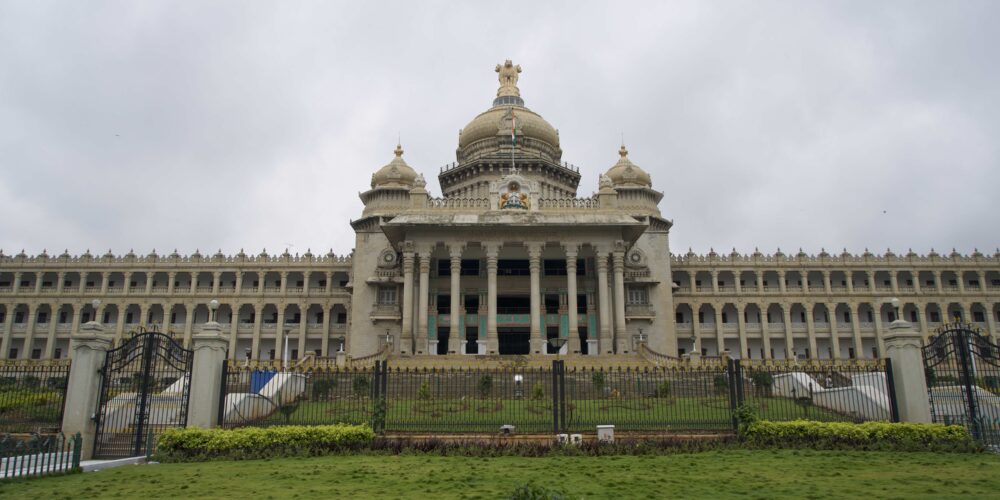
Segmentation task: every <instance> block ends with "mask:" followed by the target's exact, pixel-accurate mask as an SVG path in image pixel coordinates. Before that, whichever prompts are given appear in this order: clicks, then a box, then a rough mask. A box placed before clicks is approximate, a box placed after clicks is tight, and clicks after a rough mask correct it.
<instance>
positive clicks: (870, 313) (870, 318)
mask: <svg viewBox="0 0 1000 500" xmlns="http://www.w3.org/2000/svg"><path fill="white" fill-rule="evenodd" d="M872 321H875V315H874V314H872V312H871V311H868V322H869V323H871V322H872Z"/></svg>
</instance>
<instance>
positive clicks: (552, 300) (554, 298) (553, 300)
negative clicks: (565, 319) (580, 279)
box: [545, 294, 559, 314]
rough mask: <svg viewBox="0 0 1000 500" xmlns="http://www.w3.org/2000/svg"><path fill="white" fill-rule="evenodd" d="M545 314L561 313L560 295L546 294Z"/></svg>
mask: <svg viewBox="0 0 1000 500" xmlns="http://www.w3.org/2000/svg"><path fill="white" fill-rule="evenodd" d="M545 314H559V296H558V295H554V294H546V295H545Z"/></svg>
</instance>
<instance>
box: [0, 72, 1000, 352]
mask: <svg viewBox="0 0 1000 500" xmlns="http://www.w3.org/2000/svg"><path fill="white" fill-rule="evenodd" d="M520 71H521V70H520V67H519V66H515V65H513V64H512V63H510V61H507V62H505V63H504V64H503V65H498V66H497V72H498V73H499V74H500V89H499V90H498V91H497V97H496V99H494V101H493V105H492V106H491V107H490V108H489V109H487V110H486V111H484V112H483V113H481V114H479V115H478V116H476V117H475V118H474V119H473V120H472V121H471V122H470V123H469V124H468V125H467V126H466V127H465V128H464V129H463V130H462V132H461V134H460V136H459V147H458V149H457V152H456V159H457V161H456V162H455V163H452V164H449V165H447V166H445V167H442V168H441V170H440V172H439V175H438V181H439V184H440V186H441V192H442V193H443V197H441V198H432V197H430V196H429V194H428V191H427V189H426V187H427V186H426V181H425V180H424V178H423V176H422V175H420V174H418V173H417V172H416V171H415V170H414V169H413V168H411V167H410V166H409V165H407V164H406V162H405V161H404V160H403V154H404V152H403V150H402V148H401V147H399V146H397V148H396V151H395V157H394V158H393V159H392V161H391V162H390V163H389V164H387V165H386V166H384V167H382V168H381V169H379V170H378V171H377V172H375V174H373V176H372V181H371V189H369V190H368V191H365V192H363V193H361V200H362V202H363V203H364V206H365V208H364V211H363V212H362V214H361V217H360V218H359V219H357V220H354V221H352V222H351V226H352V228H353V229H354V231H355V235H356V239H355V249H354V252H353V253H352V254H351V255H350V256H336V255H332V254H328V255H325V256H318V255H313V254H311V253H306V254H305V255H295V256H293V255H289V254H288V253H287V252H286V253H285V254H283V255H278V256H271V255H268V254H267V253H262V254H260V255H257V256H249V255H246V254H244V253H243V252H242V251H241V252H240V253H239V254H237V255H235V256H226V255H222V254H221V253H219V254H216V255H212V256H202V255H200V254H198V253H195V254H194V255H190V256H180V255H177V254H176V252H175V253H174V254H171V255H169V256H159V255H157V254H156V253H155V252H154V253H151V254H149V255H147V256H137V255H135V254H133V253H132V252H129V253H128V254H127V255H125V256H115V255H112V254H111V253H110V252H109V253H108V254H106V255H104V256H93V255H90V254H89V253H87V254H84V255H82V256H70V255H67V254H63V255H60V256H58V257H52V256H49V255H47V254H45V253H44V252H43V253H42V254H41V255H38V256H33V257H29V256H27V255H25V254H24V253H23V252H22V253H21V254H19V255H15V256H5V255H2V254H0V328H2V330H0V332H2V335H3V337H2V345H0V357H18V358H57V357H66V356H67V355H68V354H69V339H70V335H71V333H72V332H78V331H79V328H80V325H81V324H83V323H86V322H88V321H92V320H94V319H96V320H97V321H98V322H99V323H101V324H102V325H103V327H104V331H105V332H108V333H109V334H112V335H113V337H114V338H115V339H120V338H121V337H122V335H123V334H124V333H125V332H127V331H129V330H132V329H134V328H136V327H138V326H139V325H141V324H146V325H149V324H156V325H160V328H161V329H164V330H168V331H171V332H173V333H174V334H175V335H177V336H178V337H181V338H183V340H184V342H185V344H190V343H191V340H192V338H193V336H195V335H196V334H198V333H199V332H201V331H202V329H203V328H204V325H205V324H206V323H208V322H209V320H210V313H209V308H208V303H209V301H211V300H212V299H217V300H218V301H219V302H220V307H219V309H218V318H217V320H218V322H219V323H220V324H221V328H222V329H223V331H224V332H226V333H228V338H229V340H228V342H229V349H228V353H229V356H230V357H231V358H239V359H242V358H244V357H250V358H261V359H274V358H278V357H281V356H282V355H283V354H287V355H288V356H289V357H292V358H302V357H304V356H307V355H312V356H319V357H333V356H336V354H337V352H339V351H341V350H344V351H346V353H347V354H348V355H350V356H352V357H354V358H359V357H363V356H367V355H371V354H373V353H378V352H386V353H388V354H389V355H396V356H410V355H438V354H440V355H453V356H462V355H469V354H531V355H535V354H537V355H547V354H554V353H555V350H556V346H557V345H559V344H563V345H562V346H561V347H560V348H559V351H560V352H561V353H565V354H587V355H598V356H600V355H609V354H618V355H624V354H635V353H637V352H638V351H639V349H640V347H639V346H640V345H642V344H645V345H646V346H647V347H648V349H649V350H651V351H653V352H658V353H662V354H667V355H672V356H676V355H680V354H684V353H692V352H694V353H698V354H701V355H709V356H713V355H720V354H722V352H723V351H728V352H729V354H730V355H731V356H734V357H744V358H745V357H750V358H755V359H756V358H762V357H763V358H779V359H780V358H788V357H798V358H805V357H809V358H821V359H826V358H849V357H875V356H882V355H883V353H884V352H885V346H884V343H885V340H884V339H885V337H886V336H887V335H888V333H889V324H890V323H892V322H893V321H895V320H896V319H899V318H896V316H895V315H896V314H897V313H896V312H895V310H894V309H893V308H892V307H891V306H890V305H889V304H888V299H890V298H891V297H898V298H899V299H900V301H901V303H902V306H901V307H900V312H899V314H900V315H901V316H902V319H904V320H907V321H910V322H911V323H913V325H914V327H915V328H916V329H917V331H918V332H919V333H920V334H922V335H924V336H926V335H928V334H929V332H931V331H932V330H933V328H934V327H935V326H936V324H937V323H940V322H942V321H945V320H947V319H949V318H953V317H955V316H960V317H961V318H963V319H965V320H967V321H971V322H973V323H978V324H980V325H981V326H982V327H983V329H984V331H987V332H989V333H990V334H991V335H993V336H994V337H996V336H997V334H998V332H997V322H998V319H1000V293H998V292H1000V253H998V254H995V255H992V256H985V255H982V254H980V253H978V252H976V253H974V254H972V255H970V256H963V255H959V254H957V253H954V252H953V253H952V254H951V255H947V256H941V255H937V254H936V253H933V252H932V253H931V254H930V255H927V256H918V255H916V254H913V253H912V252H910V253H908V254H907V255H902V256H900V255H895V254H892V253H891V252H886V254H884V255H881V256H875V255H872V254H870V253H868V252H867V251H866V252H865V254H864V255H860V256H857V255H850V254H847V253H844V254H841V255H837V256H834V255H829V254H827V253H825V252H823V253H821V254H820V255H818V256H810V255H805V254H803V253H801V252H800V253H799V254H797V255H794V256H787V255H784V254H782V253H780V251H779V252H778V253H776V254H774V255H762V254H760V253H759V252H755V253H754V254H753V255H740V254H737V253H735V252H734V253H733V254H731V255H728V256H723V255H718V254H716V253H715V252H711V253H709V254H708V255H705V256H701V255H695V254H692V253H690V252H689V253H688V254H687V255H671V253H670V242H669V233H670V228H671V226H672V224H673V223H672V221H670V220H668V219H666V218H664V217H663V215H662V214H661V213H660V210H659V207H658V204H659V202H660V200H661V199H662V197H663V194H662V193H660V192H658V191H656V190H654V189H653V187H652V186H653V184H652V179H651V177H650V175H649V174H648V173H647V172H645V171H644V170H643V169H642V168H640V167H639V166H637V165H635V164H634V163H632V161H631V160H630V159H629V157H628V151H627V150H626V149H625V147H624V146H622V148H621V149H620V151H619V152H618V154H619V158H618V161H617V162H616V163H615V164H614V165H612V166H611V167H610V168H609V169H608V170H607V172H606V173H605V174H603V175H601V176H600V180H599V183H598V186H597V188H598V190H597V191H596V192H595V193H594V194H593V195H591V196H590V197H580V196H578V194H577V190H578V188H579V181H580V172H579V169H577V168H576V167H574V166H572V165H570V164H568V163H565V162H563V161H562V150H561V149H560V146H559V132H558V130H556V129H555V128H554V127H553V126H552V125H550V124H549V123H548V122H546V121H545V120H544V119H543V118H542V117H541V116H539V115H538V114H537V113H535V112H533V111H531V110H530V109H528V108H527V107H525V104H524V100H523V99H522V98H521V94H520V90H519V89H518V88H517V81H518V78H519V73H520ZM213 328H214V327H213ZM286 338H287V339H288V342H286V341H285V339H286ZM550 339H562V340H555V341H550Z"/></svg>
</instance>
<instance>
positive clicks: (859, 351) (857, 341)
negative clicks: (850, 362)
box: [851, 304, 865, 359]
mask: <svg viewBox="0 0 1000 500" xmlns="http://www.w3.org/2000/svg"><path fill="white" fill-rule="evenodd" d="M851 316H853V317H852V318H851V320H852V321H851V328H853V329H854V357H855V358H858V359H861V358H862V357H863V356H864V354H865V352H864V349H863V346H862V344H861V304H857V305H856V306H855V307H854V310H853V311H851Z"/></svg>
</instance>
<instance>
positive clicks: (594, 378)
mask: <svg viewBox="0 0 1000 500" xmlns="http://www.w3.org/2000/svg"><path fill="white" fill-rule="evenodd" d="M605 382H606V379H605V377H604V372H594V373H592V374H591V375H590V383H591V384H592V385H593V386H594V392H596V393H597V394H603V393H604V384H605Z"/></svg>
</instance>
